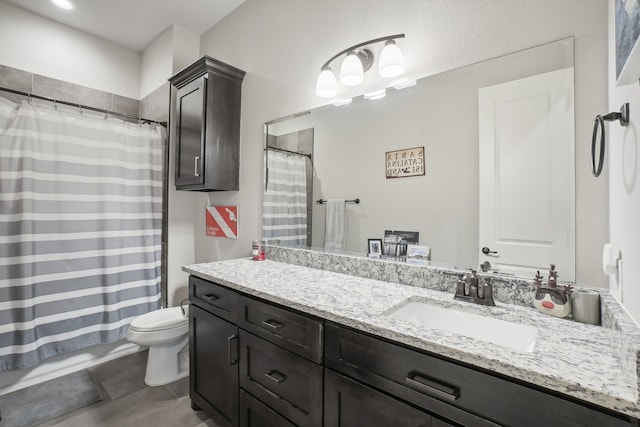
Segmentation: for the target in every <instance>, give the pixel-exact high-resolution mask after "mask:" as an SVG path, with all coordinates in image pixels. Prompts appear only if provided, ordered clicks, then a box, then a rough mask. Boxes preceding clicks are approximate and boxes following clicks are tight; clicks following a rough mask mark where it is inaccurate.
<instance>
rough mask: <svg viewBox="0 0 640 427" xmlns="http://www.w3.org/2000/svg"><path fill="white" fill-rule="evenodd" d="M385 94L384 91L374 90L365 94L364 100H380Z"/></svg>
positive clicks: (385, 91)
mask: <svg viewBox="0 0 640 427" xmlns="http://www.w3.org/2000/svg"><path fill="white" fill-rule="evenodd" d="M386 94H387V90H386V89H379V90H374V91H373V92H369V93H365V94H364V99H382V98H384V97H385V95H386Z"/></svg>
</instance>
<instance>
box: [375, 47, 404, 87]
mask: <svg viewBox="0 0 640 427" xmlns="http://www.w3.org/2000/svg"><path fill="white" fill-rule="evenodd" d="M378 73H379V74H380V76H381V77H386V78H390V77H397V76H399V75H400V74H402V73H404V58H403V56H402V51H400V48H399V47H398V45H396V42H395V41H394V40H389V41H387V42H386V43H385V45H384V49H382V52H380V61H378Z"/></svg>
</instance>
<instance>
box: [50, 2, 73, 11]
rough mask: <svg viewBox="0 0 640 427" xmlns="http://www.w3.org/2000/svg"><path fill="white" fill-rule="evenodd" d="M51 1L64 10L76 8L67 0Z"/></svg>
mask: <svg viewBox="0 0 640 427" xmlns="http://www.w3.org/2000/svg"><path fill="white" fill-rule="evenodd" d="M51 2H52V3H53V4H55V5H56V6H58V7H59V8H60V9H64V10H73V9H75V8H76V7H75V6H74V5H73V3H71V2H70V1H69V0H51Z"/></svg>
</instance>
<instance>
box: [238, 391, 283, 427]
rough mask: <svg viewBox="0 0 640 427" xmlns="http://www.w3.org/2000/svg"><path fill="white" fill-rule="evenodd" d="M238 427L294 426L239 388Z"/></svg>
mask: <svg viewBox="0 0 640 427" xmlns="http://www.w3.org/2000/svg"><path fill="white" fill-rule="evenodd" d="M240 427H295V424H293V423H291V422H289V421H288V420H287V419H286V418H284V417H283V416H282V415H280V414H278V413H277V412H276V411H274V410H273V409H271V408H269V407H268V406H267V405H265V404H264V403H262V402H260V401H259V400H258V399H256V398H255V397H253V396H251V395H250V394H249V393H247V392H246V391H244V390H240Z"/></svg>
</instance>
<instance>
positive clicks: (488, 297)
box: [482, 277, 496, 305]
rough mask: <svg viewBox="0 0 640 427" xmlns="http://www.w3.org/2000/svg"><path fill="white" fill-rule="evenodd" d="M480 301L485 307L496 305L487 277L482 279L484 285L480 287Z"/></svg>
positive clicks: (491, 286) (489, 280)
mask: <svg viewBox="0 0 640 427" xmlns="http://www.w3.org/2000/svg"><path fill="white" fill-rule="evenodd" d="M482 301H483V302H484V304H485V305H496V303H495V301H494V300H493V285H492V284H491V279H490V278H488V277H485V278H484V285H483V286H482Z"/></svg>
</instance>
